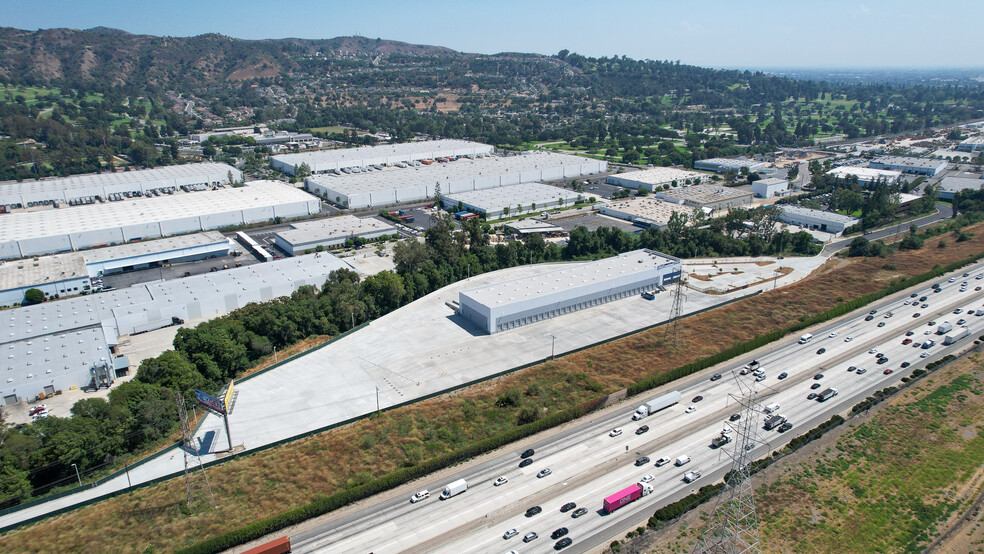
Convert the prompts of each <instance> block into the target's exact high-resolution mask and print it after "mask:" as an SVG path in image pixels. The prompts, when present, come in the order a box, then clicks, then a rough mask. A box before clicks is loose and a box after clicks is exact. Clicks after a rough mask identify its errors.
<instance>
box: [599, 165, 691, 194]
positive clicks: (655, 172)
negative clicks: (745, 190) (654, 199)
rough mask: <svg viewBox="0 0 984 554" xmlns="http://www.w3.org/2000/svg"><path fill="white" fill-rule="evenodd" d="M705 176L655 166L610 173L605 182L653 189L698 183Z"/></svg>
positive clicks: (634, 187) (633, 187)
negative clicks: (616, 173) (614, 173)
mask: <svg viewBox="0 0 984 554" xmlns="http://www.w3.org/2000/svg"><path fill="white" fill-rule="evenodd" d="M704 177H707V174H706V173H698V172H696V171H684V170H682V169H676V168H673V167H654V168H651V169H643V170H642V171H633V172H630V173H620V174H618V175H609V176H608V178H607V179H605V182H606V183H608V184H609V185H618V186H620V187H627V188H632V189H646V190H649V191H652V190H654V189H657V188H662V187H663V186H664V185H669V186H675V185H684V184H688V185H689V184H695V185H696V184H698V183H700V182H701V179H703V178H704ZM688 181H689V182H688Z"/></svg>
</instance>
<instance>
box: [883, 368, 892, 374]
mask: <svg viewBox="0 0 984 554" xmlns="http://www.w3.org/2000/svg"><path fill="white" fill-rule="evenodd" d="M893 371H894V370H892V369H886V370H885V371H883V372H882V373H884V374H885V375H891V374H892V372H893Z"/></svg>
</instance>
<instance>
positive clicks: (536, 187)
mask: <svg viewBox="0 0 984 554" xmlns="http://www.w3.org/2000/svg"><path fill="white" fill-rule="evenodd" d="M578 196H581V197H583V196H584V195H583V194H578V193H577V192H574V191H572V190H567V189H562V188H560V187H552V186H550V185H544V184H543V183H522V184H519V185H509V186H505V187H495V188H490V189H480V190H470V191H468V192H456V193H452V194H446V195H444V197H445V198H446V199H448V200H450V201H453V202H461V203H463V204H468V205H471V206H475V207H477V208H480V209H482V210H487V211H496V210H501V209H502V208H503V207H509V208H512V207H513V206H516V205H517V204H522V205H523V206H527V205H529V204H531V203H536V204H541V205H542V204H543V203H545V202H550V201H552V200H556V199H558V198H563V199H564V201H565V202H570V203H572V204H573V203H574V202H575V201H577V197H578Z"/></svg>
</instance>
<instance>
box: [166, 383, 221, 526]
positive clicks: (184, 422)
mask: <svg viewBox="0 0 984 554" xmlns="http://www.w3.org/2000/svg"><path fill="white" fill-rule="evenodd" d="M176 400H177V403H178V418H179V419H180V420H181V452H182V453H183V454H184V476H185V493H186V495H187V503H188V508H189V509H193V508H194V507H195V505H196V504H199V503H203V502H206V501H207V502H208V503H209V504H211V506H212V507H213V508H217V507H218V506H216V505H215V496H214V495H213V494H212V487H211V486H210V485H209V484H208V475H207V474H206V473H205V466H204V465H202V461H201V456H200V452H198V449H197V448H195V446H194V440H193V438H192V436H191V425H189V423H188V411H187V410H186V409H185V401H184V396H183V395H181V394H180V393H179V394H178V395H177V399H176ZM228 432H229V428H228V421H227V422H226V433H228ZM229 440H230V444H231V441H232V439H231V438H230V439H229ZM192 449H194V452H195V457H196V458H198V471H195V466H194V462H192V461H191V460H189V457H190V456H192V454H191V453H190V451H191V450H192ZM230 450H231V447H230ZM205 493H208V496H207V497H206V496H205Z"/></svg>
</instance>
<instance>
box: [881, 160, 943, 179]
mask: <svg viewBox="0 0 984 554" xmlns="http://www.w3.org/2000/svg"><path fill="white" fill-rule="evenodd" d="M946 163H947V162H946V160H937V159H931V158H915V157H912V156H882V157H880V158H875V159H873V160H871V163H869V164H868V167H870V168H873V169H890V170H893V171H901V172H902V173H913V174H916V175H929V176H930V177H933V176H936V175H939V174H940V173H941V172H942V171H943V170H944V169H946Z"/></svg>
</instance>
